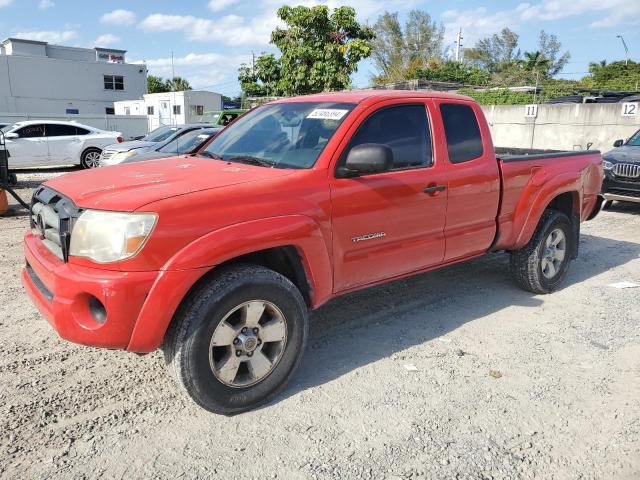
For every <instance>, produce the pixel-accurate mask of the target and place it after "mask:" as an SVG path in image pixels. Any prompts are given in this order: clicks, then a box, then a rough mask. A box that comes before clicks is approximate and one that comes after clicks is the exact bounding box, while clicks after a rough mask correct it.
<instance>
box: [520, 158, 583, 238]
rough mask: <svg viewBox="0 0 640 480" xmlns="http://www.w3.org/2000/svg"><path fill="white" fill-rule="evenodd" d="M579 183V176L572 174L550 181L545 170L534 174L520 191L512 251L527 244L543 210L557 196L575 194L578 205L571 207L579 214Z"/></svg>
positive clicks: (580, 196) (558, 176) (580, 197)
mask: <svg viewBox="0 0 640 480" xmlns="http://www.w3.org/2000/svg"><path fill="white" fill-rule="evenodd" d="M579 182H580V176H579V175H578V174H576V173H573V172H568V173H563V174H560V175H557V176H555V177H553V178H552V179H550V180H547V171H546V170H545V169H541V170H539V171H538V172H536V173H535V174H534V175H533V176H532V178H531V180H530V182H529V184H528V185H527V186H526V187H525V189H524V190H523V191H522V195H521V197H520V202H519V203H518V206H517V207H516V210H515V212H514V217H513V218H514V229H513V231H514V238H515V241H514V244H513V247H512V249H518V248H522V247H523V246H525V245H526V244H527V243H529V240H531V237H532V236H533V233H534V232H535V229H536V227H537V226H538V223H539V222H540V218H542V214H543V213H544V211H545V209H546V208H547V207H548V206H549V204H550V203H551V202H552V201H553V200H554V199H555V198H556V197H558V196H559V195H562V194H564V193H572V194H574V195H576V194H577V195H578V199H577V200H578V204H577V205H576V204H574V206H573V207H574V209H575V208H578V210H577V211H578V212H580V203H581V201H582V189H581V188H580V187H579ZM578 188H580V189H579V190H578Z"/></svg>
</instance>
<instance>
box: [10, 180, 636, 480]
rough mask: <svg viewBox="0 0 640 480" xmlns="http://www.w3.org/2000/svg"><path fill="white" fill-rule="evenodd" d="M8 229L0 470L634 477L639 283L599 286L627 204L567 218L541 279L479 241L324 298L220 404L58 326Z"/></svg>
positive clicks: (620, 252)
mask: <svg viewBox="0 0 640 480" xmlns="http://www.w3.org/2000/svg"><path fill="white" fill-rule="evenodd" d="M48 175H49V176H51V175H50V174H48ZM45 178H47V175H44V174H37V175H30V176H22V177H21V184H20V192H21V193H23V194H25V195H29V194H30V191H31V189H32V188H34V187H35V186H36V185H37V184H38V182H39V181H41V180H43V179H45ZM26 228H27V217H26V216H24V215H20V216H15V217H11V218H0V245H1V246H0V279H1V280H0V281H1V282H2V287H1V288H0V309H1V310H0V311H1V314H2V315H1V316H0V477H2V478H50V477H57V478H99V477H104V478H136V477H155V478H176V477H184V478H203V477H209V478H218V477H220V478H223V477H224V478H242V479H251V478H286V479H289V478H336V479H344V478H473V479H475V478H525V479H527V478H571V479H574V478H575V479H578V478H580V479H582V478H584V479H590V478H606V479H610V478H628V479H637V478H640V332H639V330H638V325H639V324H640V288H635V289H634V288H630V289H615V288H612V287H610V286H608V285H609V284H611V283H614V282H620V281H625V280H627V281H635V282H637V283H640V206H638V207H634V206H617V207H614V210H613V211H612V212H604V213H603V214H602V215H601V216H600V217H599V218H598V219H597V220H595V221H593V222H591V223H589V224H586V225H585V227H584V230H583V233H584V235H583V237H582V243H581V254H580V258H579V259H578V260H577V261H576V262H574V263H573V264H572V266H571V269H570V273H569V275H568V278H567V281H566V284H565V286H564V288H563V289H562V290H561V291H559V292H557V293H555V294H553V295H549V296H534V295H531V294H528V293H525V292H522V291H520V290H518V289H517V288H516V287H515V286H514V285H513V284H512V282H511V281H510V279H509V276H508V272H507V262H508V257H507V255H504V254H493V255H489V256H487V257H485V258H482V259H479V260H476V261H473V262H470V263H468V264H461V265H458V266H454V267H450V268H446V269H444V270H441V271H437V272H432V273H428V274H424V275H420V276H418V277H415V278H412V279H409V280H405V281H400V282H396V283H394V284H391V285H386V286H382V287H378V288H375V289H372V290H367V291H364V292H360V293H357V294H353V295H349V296H347V297H344V298H341V299H338V300H336V301H334V302H332V303H331V304H329V305H327V306H325V307H323V308H322V309H321V310H320V311H318V312H315V313H314V314H313V315H312V325H313V326H312V330H311V337H310V342H309V348H308V350H307V353H306V355H305V358H304V362H303V365H302V367H301V369H300V370H299V371H298V373H297V375H296V377H295V379H294V381H293V382H292V384H291V385H290V386H289V388H288V389H287V390H286V391H285V392H284V394H282V395H281V396H280V397H279V398H277V399H276V401H275V402H273V403H272V404H270V405H268V406H266V407H264V408H262V409H259V410H257V411H254V412H251V413H246V414H243V415H239V416H235V417H231V418H226V417H221V416H215V415H212V414H209V413H207V412H205V411H203V410H200V409H199V408H197V407H195V406H194V405H193V404H191V403H190V402H189V401H187V400H184V399H182V398H181V397H180V396H179V395H177V394H176V389H175V388H174V386H173V384H172V383H171V381H170V379H169V377H168V376H167V375H166V374H165V372H164V367H163V361H162V357H161V355H160V354H159V353H155V354H152V355H148V356H144V357H138V356H135V355H131V354H127V353H124V352H115V351H103V350H98V349H90V348H86V347H80V346H75V345H72V344H69V343H66V342H64V341H61V340H60V339H59V338H58V337H57V336H56V335H55V333H54V332H53V330H52V329H51V328H50V327H49V325H48V324H47V323H46V322H45V321H44V320H42V319H41V317H40V315H39V314H38V312H37V311H36V309H35V308H34V307H33V306H32V305H31V303H30V302H29V300H28V299H27V297H26V295H25V293H24V292H23V290H22V287H21V285H20V281H19V270H20V266H21V265H22V262H23V256H22V253H21V248H22V247H21V243H20V242H21V236H22V234H23V232H24V231H25V229H26ZM407 365H415V367H416V368H417V370H416V371H409V370H407V368H406V366H407ZM492 375H493V376H492ZM496 377H498V378H496Z"/></svg>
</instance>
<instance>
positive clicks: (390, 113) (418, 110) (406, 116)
mask: <svg viewBox="0 0 640 480" xmlns="http://www.w3.org/2000/svg"><path fill="white" fill-rule="evenodd" d="M365 143H378V144H382V145H386V146H387V147H389V148H390V149H391V151H392V152H393V170H402V169H407V168H418V167H428V166H430V165H432V164H433V155H432V149H431V132H430V129H429V118H428V116H427V109H426V107H425V106H424V105H398V106H394V107H386V108H383V109H381V110H378V111H377V112H375V113H373V114H371V116H369V117H368V118H367V119H366V120H365V121H364V122H362V124H361V125H360V127H358V130H357V131H356V133H355V135H354V136H353V138H352V139H351V142H349V148H348V150H351V149H352V148H353V147H355V146H356V145H362V144H365ZM344 159H345V160H346V155H345V156H344Z"/></svg>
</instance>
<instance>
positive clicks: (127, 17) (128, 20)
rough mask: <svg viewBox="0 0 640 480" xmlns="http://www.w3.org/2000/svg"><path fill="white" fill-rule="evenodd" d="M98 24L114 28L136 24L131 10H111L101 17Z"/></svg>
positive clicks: (134, 15)
mask: <svg viewBox="0 0 640 480" xmlns="http://www.w3.org/2000/svg"><path fill="white" fill-rule="evenodd" d="M100 22H102V23H106V24H107V25H116V26H128V25H133V24H134V23H135V22H136V14H135V13H134V12H132V11H131V10H123V9H118V10H113V11H111V12H109V13H105V14H104V15H102V17H100Z"/></svg>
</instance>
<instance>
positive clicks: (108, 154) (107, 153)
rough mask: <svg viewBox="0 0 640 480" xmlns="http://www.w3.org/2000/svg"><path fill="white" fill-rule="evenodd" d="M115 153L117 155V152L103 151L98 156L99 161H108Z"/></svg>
mask: <svg viewBox="0 0 640 480" xmlns="http://www.w3.org/2000/svg"><path fill="white" fill-rule="evenodd" d="M116 153H118V151H117V150H103V151H102V155H100V160H105V161H107V160H109V159H110V158H111V157H113V156H114V155H115V154H116Z"/></svg>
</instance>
